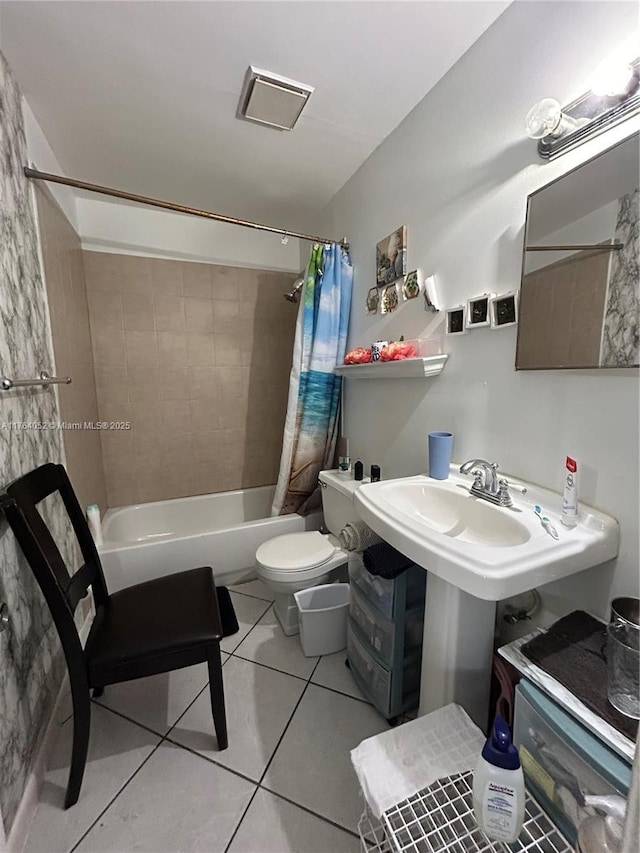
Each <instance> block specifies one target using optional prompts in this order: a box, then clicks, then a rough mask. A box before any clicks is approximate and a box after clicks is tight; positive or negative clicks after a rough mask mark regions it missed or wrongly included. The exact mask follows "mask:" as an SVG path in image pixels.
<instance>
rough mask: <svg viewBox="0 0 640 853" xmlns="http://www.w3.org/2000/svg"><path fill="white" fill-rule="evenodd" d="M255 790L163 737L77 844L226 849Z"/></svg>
mask: <svg viewBox="0 0 640 853" xmlns="http://www.w3.org/2000/svg"><path fill="white" fill-rule="evenodd" d="M177 780H179V783H178V784H176V782H177ZM254 791H255V785H253V784H252V783H251V782H248V781H246V780H245V779H242V778H240V777H239V776H236V775H235V774H233V773H230V772H229V771H228V770H225V769H224V768H222V767H219V766H217V765H216V764H212V763H211V762H210V761H206V760H205V759H203V758H201V757H200V756H198V755H194V754H193V753H190V752H187V751H186V750H183V749H181V748H180V747H177V746H174V745H173V744H171V743H169V742H167V741H165V742H164V743H163V744H162V745H161V746H160V747H159V748H158V749H157V750H156V751H155V753H154V754H153V755H152V756H151V758H150V759H149V760H148V761H147V763H146V764H145V765H144V767H142V768H141V770H140V771H139V772H138V773H137V774H136V775H135V776H134V778H133V779H132V780H131V782H129V784H128V785H127V786H126V788H124V790H123V791H122V792H121V793H120V794H119V796H118V797H117V799H116V800H115V802H114V803H113V804H112V806H111V807H110V808H109V810H108V811H107V812H106V813H105V814H104V815H103V816H102V818H101V819H100V821H99V822H98V823H96V824H95V825H94V827H93V828H92V830H91V832H89V833H88V835H87V836H86V838H84V839H83V841H82V843H81V844H80V845H79V846H78V847H77V848H76V849H77V851H78V853H99V851H105V853H107V851H108V853H113V851H114V850H145V851H154V853H161V851H162V853H164V851H166V853H174V851H176V850H180V851H181V853H190V851H194V853H195V851H201V850H212V851H213V850H224V849H225V848H226V845H227V844H228V843H229V841H230V840H231V837H232V835H233V832H234V829H235V827H236V825H237V823H238V821H239V820H240V818H241V817H242V815H243V813H244V811H245V809H246V807H247V805H248V804H249V801H250V800H251V796H252V794H253V793H254Z"/></svg>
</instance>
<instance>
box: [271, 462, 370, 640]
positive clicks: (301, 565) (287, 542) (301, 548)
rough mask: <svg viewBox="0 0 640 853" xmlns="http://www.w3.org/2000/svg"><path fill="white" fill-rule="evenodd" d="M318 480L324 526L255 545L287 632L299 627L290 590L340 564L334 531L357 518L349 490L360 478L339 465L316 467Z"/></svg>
mask: <svg viewBox="0 0 640 853" xmlns="http://www.w3.org/2000/svg"><path fill="white" fill-rule="evenodd" d="M318 480H319V482H320V486H321V490H322V509H323V511H324V523H325V527H326V529H327V530H328V532H327V533H321V532H320V531H319V530H310V531H306V532H304V533H285V534H284V535H283V536H275V537H274V538H273V539H269V540H268V541H267V542H264V543H263V544H262V545H260V547H259V548H258V550H257V551H256V571H257V574H258V577H259V578H260V580H262V581H264V583H265V584H266V585H267V586H268V587H269V589H270V590H271V591H272V592H273V593H275V606H274V609H275V612H276V616H277V617H278V622H279V623H280V626H281V627H282V630H283V631H284V633H285V634H287V635H288V636H291V635H292V634H297V633H298V630H299V628H298V608H297V606H296V603H295V599H294V597H293V593H294V592H299V591H300V590H301V589H307V588H308V587H310V586H318V585H319V584H322V583H330V582H331V580H332V579H333V577H334V576H335V575H336V574H337V573H338V570H339V569H342V568H344V567H346V564H347V559H348V553H347V551H344V550H343V549H342V548H341V547H340V542H339V541H338V536H339V534H340V531H341V530H342V528H343V527H344V526H345V524H348V523H349V522H351V523H353V522H354V521H357V520H358V516H357V514H356V511H355V509H354V506H353V495H354V492H355V490H356V489H357V488H358V486H359V485H360V482H359V481H356V480H353V479H352V477H351V474H342V473H340V472H339V471H321V472H320V474H319V477H318Z"/></svg>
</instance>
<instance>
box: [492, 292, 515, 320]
mask: <svg viewBox="0 0 640 853" xmlns="http://www.w3.org/2000/svg"><path fill="white" fill-rule="evenodd" d="M518 296H519V291H517V290H511V291H509V293H501V294H499V295H498V296H494V298H493V299H490V300H489V316H490V318H491V328H492V329H504V328H506V327H508V326H515V325H517V323H518Z"/></svg>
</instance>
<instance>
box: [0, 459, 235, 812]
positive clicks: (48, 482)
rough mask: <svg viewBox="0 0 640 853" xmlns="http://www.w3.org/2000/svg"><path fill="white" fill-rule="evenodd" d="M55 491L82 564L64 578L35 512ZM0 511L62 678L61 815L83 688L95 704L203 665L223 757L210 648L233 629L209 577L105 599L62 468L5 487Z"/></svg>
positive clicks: (74, 795) (78, 737) (78, 741)
mask: <svg viewBox="0 0 640 853" xmlns="http://www.w3.org/2000/svg"><path fill="white" fill-rule="evenodd" d="M55 492H58V493H59V494H60V496H61V498H62V501H63V503H64V506H65V508H66V511H67V513H68V515H69V519H70V521H71V524H72V526H73V529H74V531H75V535H76V537H77V540H78V544H79V546H80V551H81V553H82V559H83V560H84V564H83V565H82V566H81V567H80V568H79V569H78V570H77V571H76V572H75V573H73V574H70V573H69V571H68V569H67V566H66V565H65V562H64V559H63V558H62V555H61V554H60V550H59V549H58V547H57V545H56V543H55V541H54V538H53V536H52V535H51V533H50V531H49V529H48V527H47V525H46V523H45V521H44V520H43V518H42V516H41V514H40V512H39V510H38V506H37V505H38V504H39V503H40V502H41V501H42V500H44V498H46V497H48V496H49V495H51V494H54V493H55ZM0 507H1V508H2V510H3V511H4V514H5V516H6V518H7V521H8V522H9V525H10V527H11V529H12V530H13V533H14V535H15V537H16V539H17V541H18V543H19V545H20V547H21V549H22V551H23V553H24V555H25V557H26V559H27V562H28V563H29V565H30V566H31V569H32V570H33V573H34V574H35V577H36V580H37V582H38V584H39V586H40V589H41V590H42V592H43V594H44V597H45V599H46V601H47V604H48V606H49V609H50V610H51V615H52V617H53V620H54V623H55V626H56V628H57V631H58V635H59V637H60V641H61V643H62V648H63V651H64V655H65V658H66V662H67V669H68V671H69V681H70V683H71V697H72V701H73V749H72V755H71V767H70V770H69V782H68V785H67V793H66V797H65V808H69V806H72V805H74V803H76V802H77V801H78V797H79V795H80V787H81V785H82V777H83V775H84V767H85V763H86V758H87V749H88V746H89V730H90V725H91V696H90V690H93V695H94V696H99V695H100V694H101V693H102V691H103V688H104V687H105V686H106V685H108V684H117V683H119V682H121V681H130V680H132V679H134V678H144V677H145V676H149V675H156V674H158V673H162V672H170V671H172V670H174V669H181V668H182V667H185V666H192V665H193V664H198V663H203V662H204V661H206V662H207V665H208V667H209V689H210V693H211V710H212V712H213V722H214V727H215V731H216V739H217V742H218V748H219V749H220V750H223V749H226V748H227V745H228V742H227V725H226V715H225V707H224V691H223V686H222V663H221V660H220V640H221V638H222V637H223V636H227V635H229V634H233V633H235V632H236V631H237V630H238V623H237V621H236V617H235V613H234V612H233V606H232V604H231V598H230V596H229V593H228V591H227V590H226V589H225V588H224V587H221V588H219V589H217V590H216V586H215V582H214V577H213V571H212V569H210V568H199V569H191V570H189V571H183V572H178V573H177V574H173V575H167V576H165V577H161V578H158V579H156V580H152V581H148V582H147V583H141V584H137V585H136V586H132V587H128V588H127V589H122V590H120V591H119V592H116V593H114V594H113V595H109V593H108V591H107V586H106V583H105V579H104V574H103V572H102V566H101V564H100V558H99V557H98V552H97V550H96V547H95V545H94V542H93V538H92V536H91V533H90V531H89V527H88V525H87V522H86V520H85V517H84V514H83V512H82V509H81V508H80V504H79V503H78V499H77V498H76V495H75V492H74V491H73V487H72V485H71V482H70V481H69V477H68V476H67V472H66V471H65V469H64V467H63V466H62V465H54V464H53V463H48V464H46V465H42V466H40V467H39V468H36V469H35V470H34V471H31V472H30V473H28V474H25V475H24V476H23V477H20V478H19V479H18V480H15V481H14V482H13V483H12V484H11V485H10V486H9V487H8V488H7V490H6V492H5V494H2V495H0ZM89 587H91V589H92V591H93V597H94V601H95V607H96V615H95V618H94V620H93V623H92V625H91V629H90V632H89V636H88V638H87V642H86V645H85V648H84V650H83V648H82V644H81V642H80V637H79V636H78V630H77V628H76V624H75V621H74V618H73V614H74V611H75V609H76V607H77V605H78V602H79V601H80V600H81V599H82V598H84V597H85V596H86V595H87V592H88V589H89ZM221 613H222V618H221Z"/></svg>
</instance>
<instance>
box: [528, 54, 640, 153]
mask: <svg viewBox="0 0 640 853" xmlns="http://www.w3.org/2000/svg"><path fill="white" fill-rule="evenodd" d="M589 86H590V88H589V91H588V92H585V94H584V95H581V96H580V97H579V98H576V100H575V101H571V103H569V104H567V105H566V106H564V107H563V106H561V104H560V102H559V101H557V100H556V99H555V98H543V99H542V100H541V101H538V103H537V104H534V106H533V107H532V108H531V109H530V110H529V112H528V113H527V116H526V118H525V130H526V132H527V135H528V136H529V137H530V138H531V139H537V140H538V154H539V155H540V156H541V157H542V158H543V159H544V160H552V159H553V158H554V157H558V156H559V155H560V154H564V153H565V152H566V151H570V150H571V149H572V148H575V147H576V146H578V145H581V144H582V143H583V142H586V141H587V140H588V139H591V138H592V137H594V136H596V135H597V134H598V133H602V131H604V130H607V129H608V128H610V127H613V126H614V125H616V124H619V123H620V122H622V121H624V120H625V119H627V118H630V117H631V116H633V115H635V114H636V113H637V112H639V111H640V58H639V59H634V60H633V61H632V62H626V61H623V62H620V61H619V59H617V60H614V61H613V62H606V63H603V64H602V65H601V66H599V67H598V68H597V69H596V70H595V71H594V74H593V78H592V80H591V81H590V83H589Z"/></svg>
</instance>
